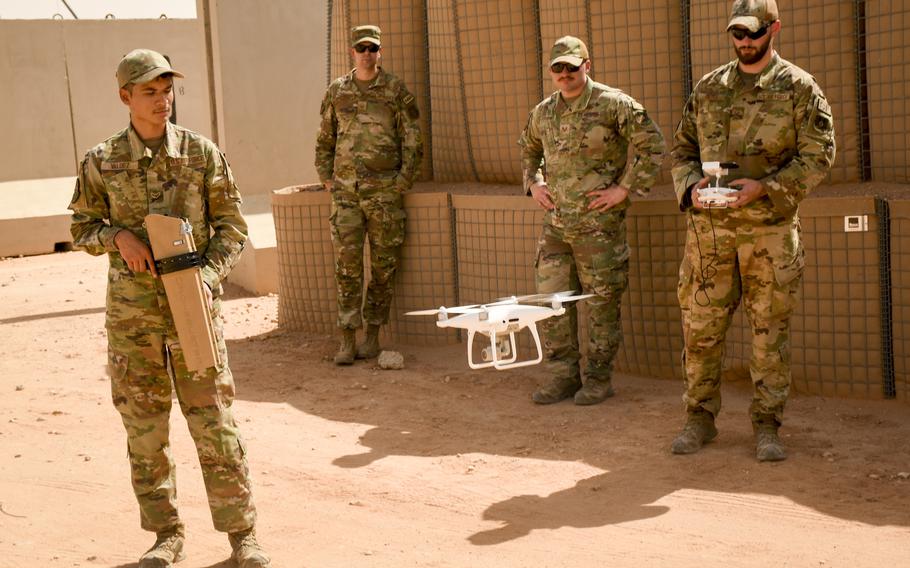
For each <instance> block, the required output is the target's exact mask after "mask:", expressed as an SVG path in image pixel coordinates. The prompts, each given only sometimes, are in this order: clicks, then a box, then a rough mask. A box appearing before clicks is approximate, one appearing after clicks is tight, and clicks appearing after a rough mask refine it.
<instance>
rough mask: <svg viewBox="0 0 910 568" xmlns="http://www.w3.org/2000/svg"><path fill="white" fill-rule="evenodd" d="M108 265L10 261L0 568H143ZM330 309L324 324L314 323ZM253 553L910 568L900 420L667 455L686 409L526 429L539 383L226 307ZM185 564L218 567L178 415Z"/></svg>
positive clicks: (833, 423)
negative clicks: (776, 447)
mask: <svg viewBox="0 0 910 568" xmlns="http://www.w3.org/2000/svg"><path fill="white" fill-rule="evenodd" d="M105 268H106V259H104V258H92V257H90V256H88V255H86V254H84V253H75V252H74V253H64V254H56V255H48V256H39V257H31V258H18V259H5V260H0V301H2V303H0V393H2V395H0V566H3V567H16V568H20V567H30V568H31V567H40V568H43V567H51V568H53V567H69V566H88V567H91V566H108V567H119V568H122V567H131V566H136V564H135V562H136V559H137V558H138V556H139V555H140V554H141V552H142V551H144V550H145V549H146V548H147V547H148V546H149V545H150V543H151V541H152V540H153V538H152V536H151V535H150V534H148V533H144V532H143V531H142V530H140V529H139V522H138V512H137V507H136V503H135V501H134V498H133V496H132V491H131V490H130V483H129V471H128V463H127V459H126V445H125V436H124V432H123V428H122V426H121V424H120V420H119V417H118V415H117V413H116V412H115V410H114V408H113V406H112V405H111V402H110V390H109V382H108V379H107V377H106V374H105V342H106V340H105V334H104V330H103V321H104V287H105ZM326 309H331V307H330V306H327V307H326ZM225 311H226V330H227V331H226V333H227V336H228V342H229V345H228V349H229V352H230V357H231V366H232V369H233V371H234V375H235V378H236V382H237V393H238V397H237V401H236V403H235V406H234V408H235V412H236V415H237V417H238V419H239V422H240V424H241V427H242V430H243V434H244V436H245V438H246V442H247V447H248V452H249V459H250V466H251V470H252V474H253V481H254V492H255V499H256V503H257V505H258V508H259V515H260V522H259V529H258V530H259V534H260V541H261V542H262V543H263V544H264V545H265V546H266V547H267V549H268V551H269V552H270V554H271V555H272V557H273V560H274V565H275V566H276V567H294V568H297V567H301V566H309V567H346V568H347V567H389V568H392V567H394V568H400V567H410V566H419V567H478V566H483V567H573V568H577V567H600V566H615V567H642V566H672V567H687V566H699V567H711V566H718V567H721V566H723V567H729V566H745V567H749V566H755V567H759V566H762V567H765V566H793V567H824V568H828V567H856V566H861V567H867V566H868V567H895V566H910V479H908V477H910V473H908V472H910V443H908V441H907V440H910V405H908V404H907V403H906V402H895V401H857V400H836V399H826V398H820V397H814V396H806V395H799V394H796V395H794V397H793V398H792V400H791V403H790V405H789V406H788V412H787V422H786V425H785V428H784V429H783V430H782V434H783V437H784V440H785V442H786V443H787V445H788V446H789V450H790V459H788V460H787V461H785V462H782V463H776V464H760V463H757V462H756V461H755V460H754V457H753V447H752V440H751V430H750V426H749V422H748V415H747V407H748V396H749V391H748V387H747V385H744V384H742V383H730V384H726V385H725V387H724V396H725V399H724V402H725V409H724V412H723V413H722V414H721V416H720V417H719V421H718V426H719V428H720V432H721V434H720V436H719V437H718V439H717V440H716V442H714V443H712V444H710V445H709V446H707V447H706V448H705V449H704V450H703V451H702V452H700V453H698V454H696V455H693V456H673V455H670V454H669V452H668V445H669V442H670V440H671V439H672V437H673V435H674V434H675V432H676V431H677V430H678V428H679V427H680V426H681V424H682V420H683V416H682V407H681V403H680V394H681V385H680V384H678V382H676V381H668V380H657V379H649V378H640V377H632V376H619V377H617V379H616V385H617V396H616V397H615V398H612V399H610V400H609V401H607V402H606V403H604V404H601V405H597V406H594V407H576V406H574V405H573V404H571V403H570V402H564V403H561V404H556V405H553V406H549V407H537V406H535V405H533V404H532V403H531V401H530V398H529V397H530V394H531V392H532V390H533V389H534V388H535V385H537V384H538V383H541V382H543V381H545V380H546V376H545V375H544V374H543V372H542V368H540V367H532V368H529V369H527V368H526V369H524V370H522V369H517V370H514V371H508V372H497V371H470V370H469V369H468V368H467V365H466V362H465V359H464V355H463V352H462V349H463V347H462V346H453V347H451V348H433V349H430V348H414V347H408V346H394V347H395V348H396V349H398V350H400V351H401V352H403V353H404V354H405V359H406V365H407V368H406V369H405V370H403V371H381V370H378V369H376V368H374V364H372V363H364V362H359V363H357V364H356V365H355V366H353V367H351V368H336V367H335V366H334V365H333V364H332V363H331V361H330V356H331V354H332V353H333V352H334V348H335V341H334V340H333V339H332V338H329V337H321V336H318V337H317V336H308V335H302V334H299V333H288V332H283V331H281V330H280V329H278V328H277V321H276V319H277V317H276V313H277V298H276V297H274V296H272V297H262V298H254V297H245V296H244V295H243V294H242V293H238V291H236V290H234V291H232V292H231V294H230V295H229V299H228V301H227V302H226V310H225ZM171 438H172V442H173V451H174V455H175V459H176V461H177V463H178V472H179V475H178V479H179V487H180V502H181V512H182V515H183V517H184V519H185V521H186V523H187V525H188V540H187V549H186V550H187V554H188V558H187V560H186V561H185V562H183V563H181V564H180V566H181V567H184V568H194V567H208V568H214V567H222V566H229V562H227V558H228V556H229V546H228V543H227V540H226V538H225V537H224V535H222V534H219V533H217V532H215V531H214V530H213V529H212V525H211V520H210V518H209V513H208V508H207V506H206V499H205V494H204V490H203V486H202V481H201V475H200V472H199V465H198V461H197V458H196V456H195V452H194V450H193V447H192V442H191V440H190V438H189V435H188V434H187V430H186V426H185V422H184V420H183V417H182V416H181V415H180V413H179V412H178V411H177V410H176V407H175V411H174V415H173V424H172V436H171Z"/></svg>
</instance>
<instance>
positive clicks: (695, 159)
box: [672, 53, 835, 221]
mask: <svg viewBox="0 0 910 568" xmlns="http://www.w3.org/2000/svg"><path fill="white" fill-rule="evenodd" d="M834 152H835V150H834V122H833V120H832V118H831V107H830V106H828V101H827V100H825V95H824V93H822V91H821V89H820V88H819V86H818V85H817V84H816V83H815V79H813V78H812V76H811V75H809V74H808V73H806V72H805V71H803V70H802V69H800V68H799V67H797V66H796V65H793V64H792V63H790V62H789V61H786V60H784V59H782V58H781V57H780V56H779V55H778V54H777V53H775V54H774V55H773V56H772V58H771V62H770V63H769V64H768V66H767V67H765V69H764V70H763V71H762V72H761V74H760V75H759V76H758V78H757V79H756V81H755V86H754V87H752V88H751V89H749V90H747V89H746V88H745V85H744V84H743V81H742V78H741V77H740V74H739V72H738V70H737V61H736V60H734V61H731V62H730V63H727V64H726V65H723V66H721V67H719V68H717V69H715V70H714V71H712V72H710V73H708V74H707V75H705V76H704V77H702V79H701V80H700V81H699V82H698V84H697V85H696V86H695V89H693V91H692V95H691V96H690V97H689V101H688V102H687V103H686V108H685V110H684V112H683V117H682V120H680V122H679V126H678V127H677V129H676V134H675V143H674V147H673V151H672V157H673V184H674V186H675V189H676V197H677V199H678V200H679V203H680V207H681V208H683V209H685V208H686V207H688V206H689V205H690V204H691V196H689V195H687V194H688V190H689V188H690V187H692V185H693V184H695V183H698V181H699V180H700V179H701V178H702V177H704V174H703V173H702V170H701V164H702V162H711V161H720V162H736V163H737V164H738V165H739V168H737V169H735V170H730V174H729V176H727V179H726V180H721V183H722V184H723V183H726V182H727V181H732V180H734V179H737V178H750V179H756V180H759V181H761V182H763V183H764V184H765V187H766V188H767V191H768V196H767V197H763V198H761V199H758V200H756V201H755V202H753V203H752V204H750V205H749V207H747V208H746V209H750V208H756V210H755V211H752V212H751V213H750V214H751V215H752V216H754V215H756V214H758V215H759V216H760V217H762V218H763V219H766V220H769V221H770V220H774V219H787V218H792V217H793V216H794V215H796V212H797V207H798V206H799V203H800V202H801V201H802V200H803V199H804V198H805V197H806V196H807V195H808V194H809V192H810V191H811V190H812V189H813V188H814V187H815V186H817V185H818V184H819V183H820V182H821V181H822V180H823V179H824V177H825V176H826V175H827V174H828V170H830V169H831V164H832V163H833V162H834Z"/></svg>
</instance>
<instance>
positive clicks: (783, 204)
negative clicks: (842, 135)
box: [760, 81, 835, 215]
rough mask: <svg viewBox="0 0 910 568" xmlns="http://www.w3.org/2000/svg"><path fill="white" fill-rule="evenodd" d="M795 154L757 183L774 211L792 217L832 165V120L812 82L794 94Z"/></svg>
mask: <svg viewBox="0 0 910 568" xmlns="http://www.w3.org/2000/svg"><path fill="white" fill-rule="evenodd" d="M795 96H796V101H795V105H794V106H795V108H796V116H795V120H794V124H795V125H796V129H797V131H796V147H797V153H796V155H795V156H793V158H792V159H791V160H790V162H788V163H787V165H786V166H785V167H784V168H782V169H780V170H778V171H777V172H775V173H773V174H772V175H770V176H768V177H766V178H764V179H762V180H760V181H761V182H762V183H763V184H764V186H765V189H766V190H767V192H768V196H769V197H770V198H771V203H772V204H773V205H774V209H775V210H777V211H778V212H779V213H781V214H782V215H790V214H792V213H793V212H794V211H795V210H796V208H797V207H798V206H799V204H800V202H801V201H802V200H803V199H805V198H806V196H807V195H809V192H810V191H812V190H813V189H814V188H815V187H816V186H817V185H818V184H819V183H821V181H822V180H823V179H825V176H826V175H828V171H829V170H830V169H831V165H832V164H833V163H834V155H835V147H834V121H833V119H832V116H831V107H830V106H828V101H827V100H826V99H825V95H824V93H822V91H821V89H820V88H819V87H818V85H816V84H815V82H814V81H811V82H810V84H806V85H804V88H803V89H798V90H797V92H796V93H795Z"/></svg>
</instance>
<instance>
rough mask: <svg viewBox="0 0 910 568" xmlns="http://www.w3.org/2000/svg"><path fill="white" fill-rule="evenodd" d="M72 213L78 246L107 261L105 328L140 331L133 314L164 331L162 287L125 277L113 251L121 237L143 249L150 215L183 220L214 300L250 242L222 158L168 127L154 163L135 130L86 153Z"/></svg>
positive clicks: (205, 143)
mask: <svg viewBox="0 0 910 568" xmlns="http://www.w3.org/2000/svg"><path fill="white" fill-rule="evenodd" d="M69 208H70V209H71V210H72V211H73V218H72V226H71V228H70V230H71V232H72V234H73V241H74V243H75V246H76V247H77V248H79V249H82V250H84V251H86V252H88V253H89V254H92V255H100V254H103V253H108V257H109V259H110V270H109V272H108V279H109V281H108V316H107V320H108V326H117V325H126V324H129V323H130V322H133V323H137V322H136V319H135V318H136V315H137V314H136V313H135V310H136V309H139V310H144V311H146V312H147V313H146V314H142V316H143V317H142V324H143V325H146V326H149V327H155V326H163V325H165V324H164V323H163V320H162V319H161V317H160V313H159V310H158V303H157V299H156V294H158V293H161V292H162V291H163V288H162V287H161V282H160V279H158V280H156V279H154V278H152V277H151V276H150V275H149V274H148V273H147V272H145V273H137V274H135V275H134V274H133V273H132V272H131V271H130V270H129V268H128V267H127V266H126V263H125V262H124V261H123V258H122V257H121V256H120V253H119V252H118V250H117V247H116V246H115V245H114V236H115V235H116V234H117V233H118V232H119V231H120V230H121V229H127V230H129V231H131V232H133V233H134V234H135V235H136V236H137V237H139V239H141V240H142V241H144V242H145V243H146V244H148V233H147V232H146V229H145V227H144V226H143V221H144V219H145V216H146V215H147V214H149V213H159V214H162V215H169V216H172V217H182V218H185V219H187V220H188V221H189V222H190V224H191V225H192V227H193V239H194V241H195V243H196V250H198V251H199V252H200V254H202V255H203V258H204V260H205V264H204V266H203V268H202V277H203V279H204V280H205V282H206V284H208V285H209V287H210V288H211V289H212V291H213V293H214V295H215V296H218V295H219V294H220V293H221V285H220V282H221V280H222V279H224V278H225V277H226V276H227V274H228V272H230V270H231V268H232V267H233V266H234V264H235V263H236V262H237V260H238V259H239V258H240V252H241V250H242V249H243V245H244V242H245V241H246V238H247V226H246V222H245V221H244V220H243V217H242V216H241V214H240V193H239V192H238V191H237V186H236V185H234V179H233V177H232V176H231V170H230V168H229V167H228V164H227V161H226V160H225V158H224V155H223V154H222V153H221V152H220V151H219V150H218V148H217V147H216V146H215V144H214V143H213V142H211V141H210V140H208V139H206V138H204V137H203V136H200V135H199V134H196V133H195V132H192V131H190V130H186V129H185V128H181V127H179V126H175V125H172V124H170V123H168V125H167V132H166V134H165V139H164V142H163V144H162V145H161V148H159V149H158V153H157V155H154V156H153V155H152V153H151V150H149V149H148V148H147V147H146V146H145V144H144V143H143V142H142V140H141V139H140V138H139V135H138V134H137V133H136V131H135V130H134V129H133V127H132V126H130V127H128V128H126V129H125V130H122V131H120V132H118V133H117V134H115V135H114V136H112V137H111V138H108V139H107V140H106V141H104V142H102V143H101V144H99V145H97V146H95V147H94V148H92V149H91V150H89V151H88V153H87V154H86V156H85V159H84V160H83V161H82V163H81V165H80V166H79V172H78V177H77V179H76V189H75V192H74V194H73V200H72V203H70V206H69Z"/></svg>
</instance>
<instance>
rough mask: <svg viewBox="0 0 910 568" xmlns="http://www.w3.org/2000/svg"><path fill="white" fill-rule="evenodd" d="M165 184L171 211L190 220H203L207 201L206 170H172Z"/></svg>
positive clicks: (189, 167) (192, 168) (191, 167)
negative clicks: (204, 206)
mask: <svg viewBox="0 0 910 568" xmlns="http://www.w3.org/2000/svg"><path fill="white" fill-rule="evenodd" d="M169 173H170V179H168V180H167V181H166V182H165V195H166V196H167V198H168V200H169V201H170V207H169V209H170V211H171V213H172V214H174V215H179V216H180V217H184V218H187V219H190V220H195V219H201V218H202V216H203V214H204V210H203V205H204V201H205V191H204V190H205V169H204V168H201V167H193V166H180V167H179V168H176V169H174V170H172V171H171V172H169Z"/></svg>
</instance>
